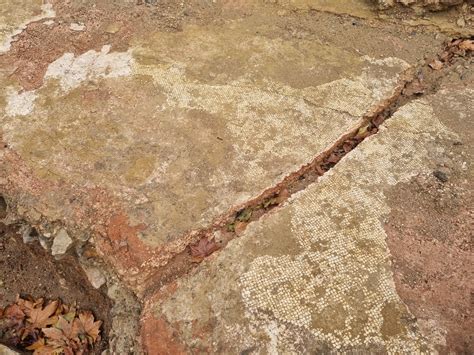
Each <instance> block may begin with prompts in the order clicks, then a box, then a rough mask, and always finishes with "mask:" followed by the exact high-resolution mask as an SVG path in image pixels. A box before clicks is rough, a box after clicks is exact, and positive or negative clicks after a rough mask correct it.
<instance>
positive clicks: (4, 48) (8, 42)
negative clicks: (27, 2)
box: [0, 4, 56, 54]
mask: <svg viewBox="0 0 474 355" xmlns="http://www.w3.org/2000/svg"><path fill="white" fill-rule="evenodd" d="M41 10H42V12H41V14H39V15H37V16H35V17H33V18H31V19H29V20H28V21H25V22H23V23H22V24H21V25H20V26H18V28H17V29H16V30H14V31H13V32H12V33H10V34H9V35H8V36H7V37H6V38H5V40H4V41H3V43H0V54H2V53H6V52H8V51H9V50H10V48H11V46H12V42H13V38H14V37H15V36H17V35H19V34H20V33H22V32H23V31H24V30H25V29H26V26H28V24H30V23H32V22H36V21H40V20H42V19H45V18H51V17H56V12H55V11H54V10H53V5H51V4H43V5H41Z"/></svg>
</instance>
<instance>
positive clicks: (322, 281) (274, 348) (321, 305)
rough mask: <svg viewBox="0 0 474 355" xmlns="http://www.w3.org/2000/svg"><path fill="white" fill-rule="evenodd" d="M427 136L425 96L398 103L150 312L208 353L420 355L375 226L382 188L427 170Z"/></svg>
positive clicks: (438, 129) (430, 136) (435, 127)
mask: <svg viewBox="0 0 474 355" xmlns="http://www.w3.org/2000/svg"><path fill="white" fill-rule="evenodd" d="M421 118H423V120H421ZM427 122H428V124H426V123H427ZM439 136H443V137H449V136H450V133H449V132H448V131H447V129H446V128H445V127H444V126H443V125H442V124H441V123H440V122H439V121H438V120H437V119H436V117H434V115H433V113H432V109H431V108H430V106H428V105H427V104H426V102H425V101H421V100H420V101H417V102H414V103H412V104H409V105H407V106H405V107H403V108H402V109H401V110H399V112H397V113H396V114H395V116H394V117H393V118H391V120H390V121H388V122H387V123H386V125H385V128H384V129H383V130H382V131H381V132H380V133H379V134H378V135H376V136H373V137H371V138H370V139H368V140H366V141H364V142H363V143H362V144H361V145H360V146H359V147H358V148H357V149H356V150H354V151H353V152H351V154H349V155H348V156H347V157H346V158H344V160H343V161H341V162H340V163H339V164H338V165H337V167H335V168H334V169H333V170H331V172H330V173H328V174H327V175H325V176H324V178H322V179H321V180H320V181H319V182H318V183H316V184H313V185H311V186H310V187H308V188H307V189H306V190H304V191H302V192H301V193H298V194H297V195H295V196H293V197H292V199H291V200H290V201H289V203H288V204H287V205H286V206H284V207H283V208H282V209H280V210H278V211H276V212H275V213H273V214H271V215H270V216H268V218H265V219H263V220H261V221H259V222H255V223H253V224H251V225H250V226H249V227H248V229H247V230H246V233H245V235H244V236H242V237H241V238H238V239H236V240H234V241H232V242H231V243H230V244H229V245H228V247H227V248H226V249H224V250H223V251H221V252H219V253H218V254H217V256H216V257H215V258H211V259H210V260H209V261H207V262H206V263H204V264H203V267H202V268H201V269H200V271H198V272H197V273H196V274H195V275H194V276H191V277H189V278H187V279H183V280H181V281H180V282H179V286H178V289H177V291H176V293H175V294H174V295H173V298H172V299H171V300H170V299H168V300H166V301H164V302H163V303H160V304H159V305H158V306H157V308H156V314H157V315H158V314H159V315H164V316H165V317H166V319H167V320H168V321H169V322H170V323H171V324H180V326H179V329H180V334H181V336H182V339H181V340H183V341H184V342H185V343H186V344H188V345H190V344H193V346H202V347H203V349H204V348H206V349H209V348H212V349H214V350H216V351H217V349H219V347H220V346H221V347H222V346H223V347H224V348H226V349H235V350H239V351H242V350H243V349H246V348H252V347H254V348H255V349H259V351H260V350H262V351H263V350H266V351H268V352H269V353H281V352H284V353H287V352H290V353H291V352H295V353H300V352H301V351H308V350H309V349H315V351H325V349H326V350H328V349H330V350H339V351H347V350H361V351H388V352H389V353H414V352H419V351H429V345H428V344H427V343H426V341H425V340H424V339H423V337H422V336H421V334H420V332H419V330H418V326H417V323H416V320H415V319H414V318H413V317H412V316H411V314H410V313H409V311H408V309H407V308H406V307H405V305H404V304H403V303H402V302H401V301H400V299H399V297H398V296H397V294H396V291H395V286H394V283H393V280H392V275H391V271H390V261H389V255H388V248H387V245H386V243H385V232H384V230H383V228H382V225H381V220H382V219H383V218H384V216H385V215H386V214H387V213H388V212H389V209H388V207H387V205H386V203H385V197H384V193H383V189H384V187H385V186H388V185H393V184H396V183H398V182H400V181H406V180H408V179H409V178H410V177H412V176H413V175H416V174H419V173H422V172H424V171H426V170H427V169H429V168H430V166H429V164H430V163H429V161H430V159H427V158H429V156H430V154H432V153H431V152H430V151H431V149H430V141H432V140H434V139H436V138H437V137H439ZM413 152H416V154H413ZM189 304H193V305H195V306H192V307H186V306H185V305H189ZM230 314H233V316H230ZM208 324H213V326H212V327H210V328H206V326H207V325H208ZM196 327H198V328H199V327H203V328H206V329H209V331H210V332H211V334H210V335H208V337H209V340H207V341H205V340H199V339H197V338H196V337H192V336H190V334H192V333H193V331H195V329H196ZM225 339H232V344H230V343H229V342H228V343H225V344H223V341H225Z"/></svg>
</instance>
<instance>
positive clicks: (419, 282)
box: [385, 66, 474, 354]
mask: <svg viewBox="0 0 474 355" xmlns="http://www.w3.org/2000/svg"><path fill="white" fill-rule="evenodd" d="M471 68H472V66H471ZM461 78H463V76H462V75H459V76H457V75H456V76H455V75H452V76H450V77H448V78H445V81H444V82H445V83H447V85H448V88H449V86H450V85H451V86H455V85H462V83H463V82H464V81H466V82H465V85H466V86H471V85H473V82H474V81H473V80H472V77H471V78H470V79H469V80H466V79H465V80H462V79H461ZM460 104H462V102H461V103H460ZM437 110H438V111H439V112H440V113H441V114H442V115H443V117H444V123H445V124H447V125H448V126H449V128H450V129H452V130H453V131H454V132H456V133H457V134H458V135H459V139H455V140H453V141H449V142H440V143H441V144H440V145H442V146H445V147H449V149H447V151H446V152H445V153H443V154H441V155H437V154H433V161H432V162H433V167H434V168H433V172H432V174H430V175H427V176H418V177H415V178H413V179H412V180H411V181H410V182H408V183H403V184H399V185H397V186H395V187H393V188H392V189H391V190H390V191H387V192H386V194H387V196H388V197H389V200H390V201H391V205H392V212H391V214H390V216H389V218H388V219H387V221H386V224H385V229H386V232H387V236H388V239H387V243H388V245H389V248H390V252H391V255H392V261H393V264H392V266H393V272H394V278H395V283H396V288H397V291H398V293H399V295H400V297H401V298H402V300H403V301H404V302H405V303H406V304H407V306H408V307H409V309H410V310H411V311H412V312H413V314H414V315H415V316H416V317H417V318H418V319H419V321H420V324H423V325H424V327H426V330H427V331H428V332H429V331H430V328H433V327H434V326H435V325H441V327H442V328H444V329H445V330H446V333H445V334H440V337H445V338H446V343H445V344H443V343H444V341H441V344H439V345H438V349H439V351H440V353H441V354H443V353H447V352H455V353H456V354H472V353H474V338H473V333H472V329H474V318H473V314H472V313H473V299H474V289H473V284H472V280H473V279H474V253H473V252H474V249H473V247H474V239H473V237H474V235H473V231H474V211H473V209H472V206H474V193H473V191H474V182H473V180H472V167H469V166H468V164H469V162H472V159H473V157H474V154H473V149H472V145H471V139H472V137H471V135H472V133H471V132H470V130H469V129H468V127H466V121H465V120H464V119H459V118H455V117H454V115H451V114H450V112H449V108H447V107H444V106H443V103H441V102H440V103H439V104H438V107H437ZM433 342H435V343H436V340H433Z"/></svg>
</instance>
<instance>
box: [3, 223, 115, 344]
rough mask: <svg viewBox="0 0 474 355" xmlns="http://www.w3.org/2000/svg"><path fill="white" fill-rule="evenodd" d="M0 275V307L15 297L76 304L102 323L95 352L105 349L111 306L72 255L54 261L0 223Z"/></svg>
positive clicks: (14, 228) (15, 230)
mask: <svg viewBox="0 0 474 355" xmlns="http://www.w3.org/2000/svg"><path fill="white" fill-rule="evenodd" d="M0 275H1V279H0V307H5V306H7V305H8V304H11V303H13V302H14V301H15V299H16V295H17V294H28V295H31V296H32V297H33V298H35V299H37V298H41V297H46V298H48V299H50V300H53V299H58V298H59V299H61V300H62V301H63V302H64V303H66V304H74V303H76V304H77V306H78V308H80V309H83V310H91V311H92V312H93V314H94V316H95V318H96V319H98V320H102V321H103V326H102V327H103V328H102V333H101V336H102V340H101V344H100V347H99V349H98V353H100V352H101V351H102V350H104V349H105V348H107V347H108V337H107V334H108V332H109V329H110V327H111V320H110V318H109V312H110V309H111V306H112V303H111V301H110V300H109V299H108V298H107V295H106V294H105V290H96V289H94V288H93V287H92V286H91V285H90V283H89V281H88V279H87V276H86V275H85V274H84V272H83V270H82V269H81V267H80V266H79V265H78V263H77V260H76V259H75V258H74V257H73V256H70V255H67V256H65V257H64V258H63V259H61V260H60V261H57V260H54V258H53V257H52V256H51V255H50V254H49V253H48V252H46V251H45V250H44V249H43V248H42V247H41V246H40V245H39V243H38V242H34V243H29V244H25V243H24V242H23V239H22V236H21V235H20V234H19V232H18V228H17V227H13V226H6V225H5V224H3V223H0Z"/></svg>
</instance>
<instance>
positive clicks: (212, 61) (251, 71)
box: [0, 0, 474, 354]
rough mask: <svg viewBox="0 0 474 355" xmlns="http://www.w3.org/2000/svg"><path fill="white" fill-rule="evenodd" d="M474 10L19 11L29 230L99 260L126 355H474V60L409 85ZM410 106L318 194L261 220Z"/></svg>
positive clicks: (7, 141) (9, 100)
mask: <svg viewBox="0 0 474 355" xmlns="http://www.w3.org/2000/svg"><path fill="white" fill-rule="evenodd" d="M138 3H140V2H138ZM473 11H474V10H471V8H470V7H466V6H465V7H462V8H458V9H454V10H452V11H448V12H443V13H442V14H426V15H425V16H420V15H416V16H411V15H410V13H408V12H407V13H402V14H398V15H399V16H398V17H397V16H396V15H397V14H396V13H390V12H389V13H381V12H376V11H375V8H374V6H372V5H371V4H369V3H368V2H366V1H363V0H360V1H359V0H358V1H351V2H346V1H316V0H315V1H286V2H285V1H281V2H280V1H272V2H268V3H267V2H257V1H248V2H232V1H229V2H215V3H208V2H190V3H188V2H184V3H179V4H178V3H177V2H159V4H157V5H156V4H155V5H145V4H136V2H126V1H123V2H122V3H121V2H117V4H102V3H97V4H94V5H93V4H92V2H90V1H83V2H77V3H73V4H69V3H67V2H63V1H57V2H52V3H51V4H50V3H48V4H43V5H42V4H41V1H35V0H29V1H22V2H6V5H2V8H1V9H0V123H1V126H0V140H1V141H2V146H1V148H0V149H1V150H0V164H1V167H0V193H1V195H2V196H4V198H5V200H6V201H7V203H8V209H9V216H8V217H7V219H9V220H12V221H13V220H21V221H24V223H27V224H28V225H30V226H34V227H35V228H36V230H38V232H39V234H40V236H39V238H40V239H41V243H42V245H43V247H44V248H46V249H47V250H50V251H51V253H52V254H53V255H54V256H55V257H57V258H60V257H61V256H62V255H63V254H66V253H69V254H73V253H77V254H78V255H79V258H80V262H81V263H82V265H83V267H84V268H85V269H86V273H87V274H88V276H89V279H90V280H91V282H92V284H93V285H94V286H95V287H97V288H100V287H102V290H105V291H104V292H108V295H109V297H111V298H112V299H113V300H114V301H115V302H116V306H115V307H116V308H115V313H113V314H112V315H111V317H112V320H111V322H112V328H113V329H112V330H111V333H110V346H111V351H112V352H115V353H127V352H128V351H131V352H133V353H139V352H142V351H143V352H147V353H149V354H166V353H170V354H171V353H172V354H175V353H181V352H182V353H232V354H234V353H236V354H238V353H241V354H253V353H272V354H273V353H329V352H333V351H361V352H381V353H385V352H388V353H419V352H438V351H439V352H443V351H446V350H447V349H449V350H452V351H456V352H463V351H466V352H469V351H471V350H472V351H474V348H473V340H472V339H471V338H469V336H468V335H466V334H468V333H469V329H472V327H474V324H473V323H472V320H469V318H470V312H471V311H472V304H470V302H471V301H470V298H471V297H472V292H473V289H472V285H473V284H474V282H473V281H474V280H473V266H474V265H473V253H472V228H471V227H473V215H472V209H471V208H472V190H473V189H472V187H473V186H472V181H474V176H473V170H472V166H471V162H472V153H473V150H472V139H473V138H474V137H473V134H472V133H473V128H472V127H473V125H472V123H473V122H472V121H473V112H474V100H473V97H474V79H473V73H472V55H471V54H472V52H471V54H470V53H469V51H467V52H466V53H465V54H466V56H465V57H464V58H458V61H457V62H455V63H454V64H453V65H452V66H451V68H450V69H448V68H443V69H442V70H440V71H439V74H437V73H435V70H434V69H432V71H433V73H432V74H428V75H433V76H436V78H435V79H436V80H434V79H433V80H432V81H431V82H430V87H429V88H428V87H426V88H423V89H420V91H419V92H415V93H413V92H412V93H406V92H405V91H403V88H404V86H405V85H406V83H407V82H409V81H414V80H418V81H419V82H422V81H423V80H426V81H428V79H427V78H425V77H424V76H423V75H425V74H423V75H421V74H420V71H419V70H420V68H421V67H423V66H425V67H427V66H426V65H425V63H428V62H429V61H430V60H433V59H435V58H437V57H436V56H437V54H439V53H441V52H442V50H443V48H444V45H445V43H447V42H449V41H451V40H452V39H455V38H469V36H472V35H474V29H473V28H472V26H471V24H472V22H470V19H471V18H472V16H473V14H472V13H473ZM463 16H464V17H465V18H466V20H463V21H464V24H463V23H461V22H460V21H459V19H460V18H463V19H464V17H463ZM469 16H470V17H469ZM466 21H467V22H466ZM428 73H429V72H428ZM400 95H407V99H406V100H405V101H400V100H397V98H398V97H400ZM408 96H409V98H408ZM393 102H396V103H397V104H396V105H395V106H394V112H390V113H389V114H388V115H389V118H388V119H387V120H386V121H385V122H384V123H383V124H382V125H381V126H380V127H379V130H378V132H377V133H376V134H374V135H372V136H370V137H368V138H366V139H365V140H363V142H362V143H360V144H359V145H358V146H357V147H356V148H354V149H353V150H352V151H350V152H349V153H348V154H347V155H346V156H344V158H342V160H340V161H338V162H337V164H335V165H334V167H332V169H330V170H329V171H328V172H326V173H325V174H324V175H323V176H321V177H320V178H319V179H317V181H313V182H308V183H305V182H302V183H301V186H300V188H298V191H297V192H295V191H289V192H287V194H286V195H285V196H284V198H280V200H278V201H272V202H271V203H272V204H273V203H274V204H275V205H276V206H274V207H275V208H268V209H264V211H263V212H262V211H260V212H259V213H260V215H258V217H255V216H254V217H253V218H250V214H249V215H248V216H244V217H242V211H244V212H246V211H248V210H249V206H255V205H256V204H257V202H255V201H260V200H261V199H263V198H264V197H265V196H270V192H272V191H277V190H278V191H280V192H281V188H282V186H283V185H282V182H283V183H284V182H285V181H287V180H285V178H287V177H289V176H296V175H295V174H298V172H299V171H300V169H301V168H302V167H303V166H305V165H307V164H309V163H311V162H312V161H313V159H315V158H316V157H318V156H322V155H323V154H324V153H325V152H327V151H328V149H331V147H333V146H334V144H335V143H336V142H339V141H341V140H342V139H343V138H344V137H346V136H347V135H348V134H350V133H351V132H358V130H359V131H360V130H361V129H364V127H366V126H364V123H365V122H367V119H368V118H369V117H373V116H374V115H375V114H376V113H378V112H382V111H383V112H386V110H387V108H388V107H389V105H390V104H392V103H393ZM420 191H424V193H423V194H421V195H420V197H419V198H417V199H414V200H413V201H412V202H408V201H411V196H414V195H416V194H417V193H419V192H420ZM433 194H438V195H439V196H438V195H436V196H438V197H433V199H429V197H430V196H433ZM416 196H418V195H416ZM259 199H260V200H259ZM262 201H263V200H262ZM420 201H421V202H420ZM423 201H424V202H423ZM440 201H441V202H440ZM254 202H255V203H254ZM422 202H423V203H424V204H423V203H422ZM425 202H426V203H425ZM417 203H420V207H419V208H413V206H414V205H416V204H417ZM265 208H267V206H265ZM438 208H439V209H438ZM431 209H433V211H431ZM435 209H436V211H434V210H435ZM453 211H456V213H454V212H453ZM437 213H438V214H437ZM234 215H237V216H239V217H238V218H237V224H234V223H233V224H231V225H228V224H227V223H228V221H229V220H231V218H232V216H234ZM459 216H461V217H459ZM247 217H248V218H247ZM441 220H442V221H445V220H446V221H447V222H443V223H441V222H440V221H441ZM430 225H439V226H440V227H439V228H438V227H437V228H431V229H430V227H429V226H430ZM423 226H425V227H426V228H425V227H423ZM443 226H444V227H443ZM446 226H452V228H448V229H447V230H446V233H444V232H442V231H443V230H444V229H443V228H446ZM426 229H428V231H426ZM453 230H455V231H457V232H453ZM443 233H444V234H443ZM440 235H441V237H440ZM196 249H198V251H197V252H196ZM216 249H218V250H217V251H216ZM413 250H416V251H419V253H418V252H413V253H412V251H413ZM196 253H197V257H196ZM446 255H448V257H447V259H446ZM453 255H454V256H453ZM432 258H433V259H432ZM443 260H444V261H443ZM446 260H447V261H446ZM428 261H430V262H432V264H429V265H430V266H429V267H428V266H427V265H428ZM438 261H439V262H438ZM456 263H458V264H456ZM443 270H449V273H450V274H449V275H446V274H443ZM414 275H415V276H414ZM450 278H451V280H455V281H456V282H454V281H450ZM104 282H105V283H106V284H105V285H104ZM430 285H431V286H432V287H431V286H430ZM425 286H426V287H425ZM107 287H108V291H107ZM453 288H455V289H456V290H457V291H453ZM123 290H126V291H123ZM25 291H27V290H25ZM114 292H115V293H117V292H118V293H120V294H121V292H125V293H126V292H129V293H130V294H133V296H131V298H130V297H128V298H121V296H117V295H116V294H115V296H114ZM448 298H449V299H451V300H453V301H452V302H448V301H447V299H448ZM131 299H133V300H134V301H133V302H132V301H131ZM420 300H422V301H420ZM127 302H132V303H133V305H132V304H131V303H130V304H129V303H127ZM127 310H129V313H127ZM456 317H458V318H456ZM471 318H472V316H471ZM134 322H135V323H134ZM469 322H470V323H469Z"/></svg>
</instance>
